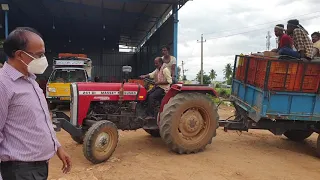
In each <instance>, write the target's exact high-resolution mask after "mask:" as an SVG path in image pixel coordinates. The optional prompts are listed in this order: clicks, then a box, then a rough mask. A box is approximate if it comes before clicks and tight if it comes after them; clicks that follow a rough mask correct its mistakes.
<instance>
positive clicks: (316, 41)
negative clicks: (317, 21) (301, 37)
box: [311, 32, 320, 58]
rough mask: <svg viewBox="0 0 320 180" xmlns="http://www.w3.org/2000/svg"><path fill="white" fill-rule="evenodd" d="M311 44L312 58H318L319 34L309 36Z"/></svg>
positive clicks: (319, 56)
mask: <svg viewBox="0 0 320 180" xmlns="http://www.w3.org/2000/svg"><path fill="white" fill-rule="evenodd" d="M311 39H312V42H313V51H312V58H314V57H317V58H320V32H314V33H312V34H311Z"/></svg>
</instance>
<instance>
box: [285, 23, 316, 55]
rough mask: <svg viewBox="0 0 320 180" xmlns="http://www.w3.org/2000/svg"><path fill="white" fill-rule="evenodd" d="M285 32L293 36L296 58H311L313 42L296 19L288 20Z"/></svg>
mask: <svg viewBox="0 0 320 180" xmlns="http://www.w3.org/2000/svg"><path fill="white" fill-rule="evenodd" d="M287 33H288V34H289V35H290V36H291V37H292V38H293V44H294V46H295V48H296V49H297V51H298V53H299V54H298V57H297V58H303V59H307V60H311V55H312V48H313V44H312V41H311V39H310V38H309V36H308V31H306V30H305V29H304V28H303V27H302V26H301V25H300V24H299V21H298V20H297V19H293V20H289V21H288V24H287Z"/></svg>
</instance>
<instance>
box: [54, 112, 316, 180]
mask: <svg viewBox="0 0 320 180" xmlns="http://www.w3.org/2000/svg"><path fill="white" fill-rule="evenodd" d="M232 111H233V110H232V108H230V107H226V106H222V107H220V110H219V114H220V117H221V119H222V118H227V117H229V116H230V115H232ZM57 136H58V138H59V140H60V142H61V144H62V145H63V146H64V147H65V149H66V151H67V152H68V153H69V154H70V155H71V156H72V161H73V169H72V172H70V173H69V174H66V175H65V174H62V172H61V166H62V164H61V162H60V161H59V159H58V158H57V157H54V158H53V159H52V160H51V161H50V172H49V179H51V180H53V179H55V180H100V179H101V180H107V179H110V180H115V179H120V180H121V179H123V180H134V179H152V180H158V179H159V180H176V179H181V180H201V179H208V180H209V179H210V180H211V179H214V180H251V179H255V180H278V179H279V180H295V179H299V180H301V179H304V180H309V179H310V180H319V179H320V159H319V158H317V157H316V152H315V148H316V139H317V134H313V135H312V136H311V137H310V138H308V139H307V140H305V141H304V142H302V143H295V142H292V141H289V140H287V139H286V138H285V137H284V136H274V135H273V134H271V133H270V132H268V131H256V130H252V131H249V132H243V133H242V134H239V133H237V132H235V131H228V132H224V131H223V129H221V128H220V129H218V134H217V137H215V138H214V140H213V143H212V144H211V145H208V146H207V148H206V149H205V151H204V152H201V153H198V154H191V155H177V154H175V153H172V152H170V151H169V150H168V149H167V147H166V145H165V144H164V143H163V142H162V141H161V138H152V137H151V136H149V135H148V134H147V133H145V132H144V131H143V130H138V131H131V132H120V141H119V144H118V147H117V149H116V151H115V153H114V154H113V156H112V157H111V158H110V159H109V161H108V162H106V163H102V164H99V165H92V164H91V163H90V162H89V161H87V160H86V159H85V157H84V156H83V154H82V146H81V145H77V144H76V143H75V142H73V140H72V139H71V137H70V136H69V134H67V133H66V132H64V131H62V132H59V133H57Z"/></svg>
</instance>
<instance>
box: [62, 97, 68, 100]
mask: <svg viewBox="0 0 320 180" xmlns="http://www.w3.org/2000/svg"><path fill="white" fill-rule="evenodd" d="M60 100H70V97H61V98H60Z"/></svg>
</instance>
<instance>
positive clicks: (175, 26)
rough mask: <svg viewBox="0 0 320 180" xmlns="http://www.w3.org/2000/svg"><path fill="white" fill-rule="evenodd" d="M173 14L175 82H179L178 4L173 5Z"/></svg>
mask: <svg viewBox="0 0 320 180" xmlns="http://www.w3.org/2000/svg"><path fill="white" fill-rule="evenodd" d="M172 12H173V56H174V57H175V58H176V59H177V64H176V71H175V76H176V78H175V80H176V81H178V22H179V19H178V4H174V5H172Z"/></svg>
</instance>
